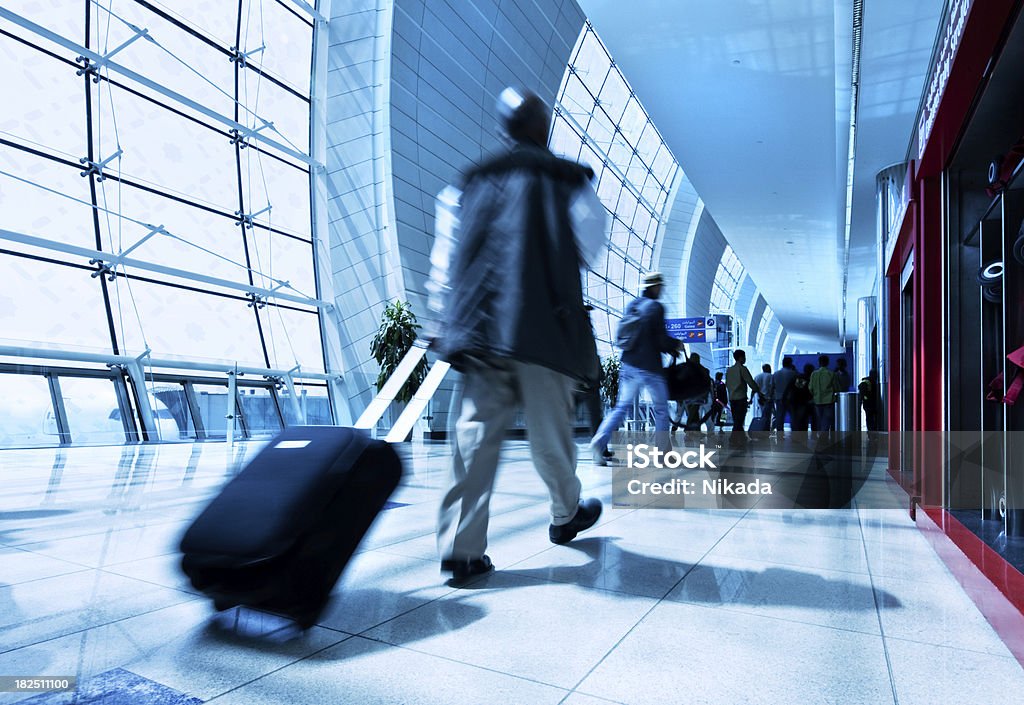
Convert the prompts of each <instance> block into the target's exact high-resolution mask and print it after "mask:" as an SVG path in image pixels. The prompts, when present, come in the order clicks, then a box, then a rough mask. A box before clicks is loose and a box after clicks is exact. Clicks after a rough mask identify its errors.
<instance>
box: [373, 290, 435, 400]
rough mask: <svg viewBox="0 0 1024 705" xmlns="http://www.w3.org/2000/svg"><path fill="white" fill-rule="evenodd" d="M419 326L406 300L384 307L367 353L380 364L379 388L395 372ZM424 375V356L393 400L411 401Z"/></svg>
mask: <svg viewBox="0 0 1024 705" xmlns="http://www.w3.org/2000/svg"><path fill="white" fill-rule="evenodd" d="M419 329H420V324H419V323H417V322H416V314H414V313H413V312H412V305H411V304H409V302H408V301H392V302H390V303H388V304H387V306H385V307H384V313H382V314H381V317H380V326H379V327H378V328H377V333H376V334H375V335H374V336H373V340H372V341H371V342H370V354H371V355H373V359H374V360H376V361H377V364H378V365H380V373H379V374H378V375H377V390H378V391H380V389H381V388H382V387H383V386H384V383H385V382H387V381H388V379H389V378H390V377H391V375H392V374H394V372H395V368H396V367H398V363H399V362H401V361H402V358H403V357H405V354H406V353H407V352H409V349H410V348H412V346H413V343H415V342H416V335H417V333H416V331H418V330H419ZM426 376H427V361H426V359H423V360H420V363H419V364H418V365H416V369H415V370H413V373H412V374H411V375H410V376H409V379H408V380H407V381H406V383H405V384H404V385H402V388H401V389H400V390H399V391H398V396H396V397H395V401H398V402H408V401H409V400H411V399H412V395H413V394H415V393H416V390H417V389H419V386H420V384H422V382H423V379H424V378H425V377H426Z"/></svg>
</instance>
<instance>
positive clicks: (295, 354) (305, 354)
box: [260, 306, 324, 372]
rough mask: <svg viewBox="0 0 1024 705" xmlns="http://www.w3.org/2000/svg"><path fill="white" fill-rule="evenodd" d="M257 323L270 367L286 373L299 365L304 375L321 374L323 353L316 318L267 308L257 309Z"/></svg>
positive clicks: (279, 307) (314, 315)
mask: <svg viewBox="0 0 1024 705" xmlns="http://www.w3.org/2000/svg"><path fill="white" fill-rule="evenodd" d="M260 321H261V322H262V323H263V337H264V339H265V340H266V341H267V353H268V354H269V355H270V365H271V366H272V367H274V368H276V369H284V370H289V369H291V368H292V367H294V366H295V365H300V366H301V367H302V369H303V370H305V371H307V372H323V370H324V353H323V344H322V343H321V340H320V320H319V317H318V316H317V314H315V313H306V312H304V311H295V310H293V309H290V308H283V307H281V306H266V307H264V308H262V309H260Z"/></svg>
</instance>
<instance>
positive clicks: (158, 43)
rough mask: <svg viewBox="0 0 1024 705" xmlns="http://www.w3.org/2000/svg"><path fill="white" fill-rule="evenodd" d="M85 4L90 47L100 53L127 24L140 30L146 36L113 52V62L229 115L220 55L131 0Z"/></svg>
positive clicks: (121, 38)
mask: <svg viewBox="0 0 1024 705" xmlns="http://www.w3.org/2000/svg"><path fill="white" fill-rule="evenodd" d="M91 5H92V10H91V11H92V18H93V19H92V32H93V40H92V47H93V48H94V49H95V51H96V52H97V53H99V54H105V53H107V52H108V51H110V50H111V49H114V48H116V47H118V46H120V45H121V44H122V43H123V42H125V41H127V40H129V39H131V38H132V36H134V35H135V30H133V29H132V28H131V27H129V26H128V23H131V24H134V25H136V26H138V27H140V28H142V29H146V30H148V32H149V33H148V35H147V37H146V39H139V40H137V41H134V42H132V43H131V44H130V45H129V46H127V47H125V48H124V49H122V50H121V51H119V52H118V53H117V62H118V63H119V64H121V65H122V66H125V67H126V68H129V69H131V70H132V71H135V72H136V73H139V74H141V75H143V76H147V77H159V81H160V84H161V85H163V86H165V87H166V88H169V89H170V90H172V91H175V92H176V93H181V94H182V95H184V96H185V97H187V98H190V99H192V100H194V101H196V102H197V103H200V104H201V105H205V106H206V107H208V108H211V109H213V110H215V111H217V112H218V113H220V114H221V115H225V116H230V115H231V114H232V113H233V105H234V98H233V96H234V90H235V77H234V64H232V63H231V62H230V61H228V59H227V57H226V56H225V55H224V54H222V53H221V52H219V51H217V50H216V49H214V48H213V47H211V46H209V45H207V44H204V43H203V42H201V41H199V40H198V39H196V38H195V37H193V36H192V35H190V34H189V33H188V32H186V31H185V30H183V29H181V28H179V27H177V26H176V25H175V24H174V23H172V22H169V21H167V20H165V19H163V18H162V17H160V16H159V15H157V14H154V13H153V12H151V11H150V10H148V9H146V8H145V7H143V6H142V5H139V4H138V3H136V2H134V1H133V0H104V2H95V3H91ZM108 8H109V11H108ZM118 80H121V79H120V78H119V79H118ZM125 80H127V79H125Z"/></svg>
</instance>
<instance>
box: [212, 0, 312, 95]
mask: <svg viewBox="0 0 1024 705" xmlns="http://www.w3.org/2000/svg"><path fill="white" fill-rule="evenodd" d="M310 4H315V3H310ZM241 35H242V38H241V46H242V50H243V51H252V50H254V49H258V48H259V47H261V46H265V47H266V49H264V50H263V51H261V52H259V53H257V54H254V55H253V56H252V58H251V59H250V60H249V65H250V66H252V67H253V69H262V70H264V71H268V72H270V73H271V74H272V75H274V76H275V77H277V78H280V79H283V80H284V82H286V83H288V84H289V85H290V86H291V87H292V88H294V89H295V90H297V91H298V92H299V93H302V94H303V95H306V96H308V95H309V78H310V64H311V62H312V58H313V57H312V53H313V28H312V27H310V26H309V25H308V24H306V23H305V22H303V21H302V20H301V19H299V18H298V17H296V16H295V14H294V13H292V12H290V11H289V10H287V9H286V8H284V7H282V6H281V5H280V4H279V3H277V2H275V1H274V0H243V2H242V32H241ZM232 44H234V42H232Z"/></svg>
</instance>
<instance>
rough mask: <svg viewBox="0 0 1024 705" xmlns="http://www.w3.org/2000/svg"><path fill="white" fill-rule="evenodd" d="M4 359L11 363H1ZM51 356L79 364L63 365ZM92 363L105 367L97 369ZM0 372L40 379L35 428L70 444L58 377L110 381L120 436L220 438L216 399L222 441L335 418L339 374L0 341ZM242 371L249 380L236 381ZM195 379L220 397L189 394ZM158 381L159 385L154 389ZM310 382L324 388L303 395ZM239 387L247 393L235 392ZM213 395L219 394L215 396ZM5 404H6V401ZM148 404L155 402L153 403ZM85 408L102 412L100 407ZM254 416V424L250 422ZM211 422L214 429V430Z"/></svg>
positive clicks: (70, 431) (112, 415) (129, 438)
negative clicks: (44, 388)
mask: <svg viewBox="0 0 1024 705" xmlns="http://www.w3.org/2000/svg"><path fill="white" fill-rule="evenodd" d="M4 358H8V359H13V361H11V362H5V361H4ZM26 359H29V360H40V361H41V362H40V364H38V365H37V364H27V363H26V362H25V360H26ZM44 361H45V362H44ZM55 362H57V363H59V362H71V363H79V364H78V366H70V367H67V366H59V365H56V364H54V363H55ZM98 365H103V366H105V369H104V368H103V367H97V366H98ZM0 374H4V375H9V374H15V375H35V376H41V377H43V378H45V379H46V381H47V384H48V386H49V395H50V409H49V411H47V412H46V420H45V421H43V425H44V430H43V434H44V435H49V436H56V437H57V441H56V442H57V443H59V444H61V445H67V444H70V443H72V442H74V441H75V435H76V434H75V431H74V429H73V428H72V424H71V423H70V422H69V415H68V410H67V407H66V404H65V396H64V394H62V391H61V386H60V380H61V379H62V378H63V379H67V378H89V377H92V378H97V377H98V378H106V379H109V380H110V381H111V382H112V383H113V385H114V395H115V400H116V402H115V403H116V407H114V408H112V409H111V410H110V415H109V417H108V418H109V419H110V420H114V421H118V420H119V421H120V423H121V426H122V430H123V432H124V438H123V440H124V441H125V442H134V441H139V440H143V441H154V440H170V439H168V438H164V436H166V435H176V438H175V440H180V439H181V438H186V437H187V438H195V439H196V440H206V439H209V438H214V437H220V433H219V423H214V420H215V419H216V418H217V415H216V413H214V410H213V407H214V406H216V402H218V401H220V402H223V408H224V411H225V413H224V419H225V426H224V438H225V440H227V441H228V442H229V443H231V442H233V441H234V439H235V436H236V433H237V434H238V435H240V437H242V438H250V437H253V436H254V435H259V433H260V432H261V431H273V430H275V429H277V428H283V427H284V426H287V425H292V424H305V423H313V424H323V423H335V422H336V419H337V414H336V412H335V409H336V402H335V400H339V399H341V396H340V395H339V390H338V389H337V388H336V385H337V384H338V383H339V382H340V381H341V376H340V375H337V374H330V373H322V372H304V371H302V370H301V369H300V368H299V367H295V368H292V369H290V370H280V369H274V368H264V367H251V366H246V365H238V364H235V363H230V362H208V361H198V360H186V359H173V358H158V357H153V355H152V353H151V351H149V350H147V351H146V352H144V353H142V354H141V355H138V356H135V357H133V356H130V355H113V354H107V353H95V352H81V351H74V350H65V349H60V348H47V347H40V346H25V345H0ZM245 376H249V377H251V379H242V378H243V377H245ZM197 385H198V386H204V385H212V386H216V387H224V388H225V392H224V393H223V395H222V394H221V393H220V392H216V393H213V394H211V393H209V392H201V393H197V390H196V386H197ZM158 386H162V387H163V388H162V389H157V388H156V387H158ZM297 386H302V387H303V394H301V395H300V394H299V393H297V392H296V389H297ZM311 386H312V387H323V388H324V389H325V391H326V394H325V395H323V396H316V395H314V396H312V397H310V396H309V395H308V394H307V392H308V388H309V387H311ZM245 390H249V391H250V394H249V395H245V394H243V393H242V392H244V391H245ZM257 390H262V391H263V394H262V395H261V396H259V397H255V396H253V395H254V394H255V392H256V391H257ZM282 391H283V392H284V393H281V392H282ZM221 396H223V398H222V399H219V398H220V397H221ZM282 402H284V406H283V405H282ZM2 403H3V402H0V404H2ZM8 403H14V402H13V401H12V400H10V399H9V400H8ZM111 406H113V404H111ZM155 406H156V407H158V408H156V409H154V407H155ZM311 406H312V407H313V408H312V409H311V408H310V407H311ZM15 411H16V410H15ZM92 411H93V413H105V410H99V412H97V410H92ZM257 417H259V419H261V420H262V423H257V420H258V419H257ZM47 424H50V425H52V427H53V430H49V428H46V427H47ZM214 425H216V426H217V427H218V428H217V430H214V428H213V427H214ZM7 445H10V443H7Z"/></svg>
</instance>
